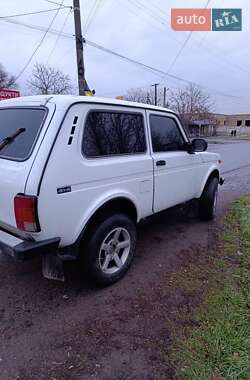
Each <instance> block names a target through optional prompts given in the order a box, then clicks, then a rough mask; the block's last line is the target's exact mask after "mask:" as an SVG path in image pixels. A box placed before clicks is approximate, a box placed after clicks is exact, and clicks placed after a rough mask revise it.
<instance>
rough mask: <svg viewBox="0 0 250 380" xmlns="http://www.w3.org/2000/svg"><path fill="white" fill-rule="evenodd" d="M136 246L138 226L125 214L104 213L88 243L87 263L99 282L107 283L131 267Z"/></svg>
mask: <svg viewBox="0 0 250 380" xmlns="http://www.w3.org/2000/svg"><path fill="white" fill-rule="evenodd" d="M135 248H136V226H135V224H134V222H133V221H132V220H131V219H130V218H129V217H128V216H126V215H124V214H114V215H112V216H108V217H103V218H102V219H101V220H99V222H98V223H97V224H96V225H95V228H94V229H93V230H92V233H91V234H90V236H89V239H88V242H87V244H86V245H85V249H86V250H85V253H84V266H85V269H86V273H87V274H88V277H90V279H91V280H92V281H94V282H95V283H96V284H97V285H101V286H107V285H111V284H113V283H115V282H116V281H118V280H120V279H121V278H122V277H123V276H124V275H125V273H126V272H127V271H128V269H129V267H130V265H131V262H132V260H133V257H134V254H135Z"/></svg>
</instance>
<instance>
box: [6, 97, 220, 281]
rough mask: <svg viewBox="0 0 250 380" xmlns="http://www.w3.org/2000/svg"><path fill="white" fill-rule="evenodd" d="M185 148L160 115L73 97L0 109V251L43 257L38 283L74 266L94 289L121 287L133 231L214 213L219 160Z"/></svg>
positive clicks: (174, 119)
mask: <svg viewBox="0 0 250 380" xmlns="http://www.w3.org/2000/svg"><path fill="white" fill-rule="evenodd" d="M206 148H207V144H206V142H205V141H204V140H202V139H195V140H193V141H192V142H190V140H189V138H188V137H187V135H186V132H185V130H184V129H183V127H182V125H181V123H180V120H179V118H178V116H177V115H176V114H175V113H174V112H172V111H170V110H167V109H165V108H160V107H155V106H151V105H145V104H139V103H131V102H125V101H118V100H111V99H102V98H92V97H74V96H58V95H55V96H34V97H23V98H16V99H12V100H6V101H2V102H1V103H0V172H1V177H0V250H1V251H2V252H6V253H9V254H11V255H12V256H13V257H15V258H20V259H26V258H30V257H32V256H33V255H37V254H42V255H43V258H44V260H43V262H44V265H43V269H44V275H45V276H46V277H49V278H58V279H62V278H63V272H62V265H61V262H62V261H63V260H72V259H78V258H79V259H81V262H82V267H83V268H85V269H87V273H88V274H89V275H90V276H91V277H92V279H94V280H95V281H96V282H97V283H99V284H103V285H107V284H111V283H113V282H115V281H117V280H118V279H120V278H121V277H122V276H123V275H124V274H125V272H126V271H127V269H128V268H129V266H130V264H131V261H132V259H133V256H134V253H135V248H136V223H138V222H139V221H140V220H141V219H143V218H146V217H147V216H149V215H152V214H154V213H157V212H159V211H161V210H164V209H167V208H169V207H172V206H175V205H177V204H180V203H183V202H186V201H189V200H191V199H197V200H198V202H199V214H200V217H201V218H202V219H207V220H208V219H212V218H213V216H214V213H215V208H216V201H217V193H218V184H219V183H221V184H222V183H223V180H222V179H221V178H220V173H219V164H220V156H219V155H218V154H213V153H207V152H205V150H206Z"/></svg>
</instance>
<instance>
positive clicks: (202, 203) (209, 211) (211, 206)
mask: <svg viewBox="0 0 250 380" xmlns="http://www.w3.org/2000/svg"><path fill="white" fill-rule="evenodd" d="M218 184H219V181H218V178H216V177H214V178H212V179H211V180H210V181H209V182H208V183H207V184H206V186H205V189H204V190H203V193H202V195H201V197H200V199H199V216H200V219H202V220H212V219H214V217H215V214H216V207H217V200H218Z"/></svg>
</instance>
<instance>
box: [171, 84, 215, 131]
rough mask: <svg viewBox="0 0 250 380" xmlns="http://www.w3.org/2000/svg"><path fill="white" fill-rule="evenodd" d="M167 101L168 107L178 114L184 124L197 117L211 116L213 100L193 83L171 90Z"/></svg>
mask: <svg viewBox="0 0 250 380" xmlns="http://www.w3.org/2000/svg"><path fill="white" fill-rule="evenodd" d="M169 103H170V108H172V109H173V110H174V111H176V112H177V113H178V114H179V115H180V117H181V118H182V120H183V121H184V123H185V124H186V126H188V124H190V123H191V122H192V121H195V120H198V119H204V118H211V112H212V110H213V102H212V100H211V98H210V96H209V95H208V94H206V93H204V92H203V91H202V90H201V88H200V87H198V86H196V85H194V84H190V85H188V86H187V87H186V88H184V89H178V90H177V91H171V93H170V98H169Z"/></svg>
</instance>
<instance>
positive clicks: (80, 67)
mask: <svg viewBox="0 0 250 380" xmlns="http://www.w3.org/2000/svg"><path fill="white" fill-rule="evenodd" d="M73 6H74V20H75V39H76V59H77V73H78V87H79V95H85V89H86V84H87V83H86V79H85V68H84V59H83V42H84V39H83V37H82V27H81V13H80V2H79V0H73Z"/></svg>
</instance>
